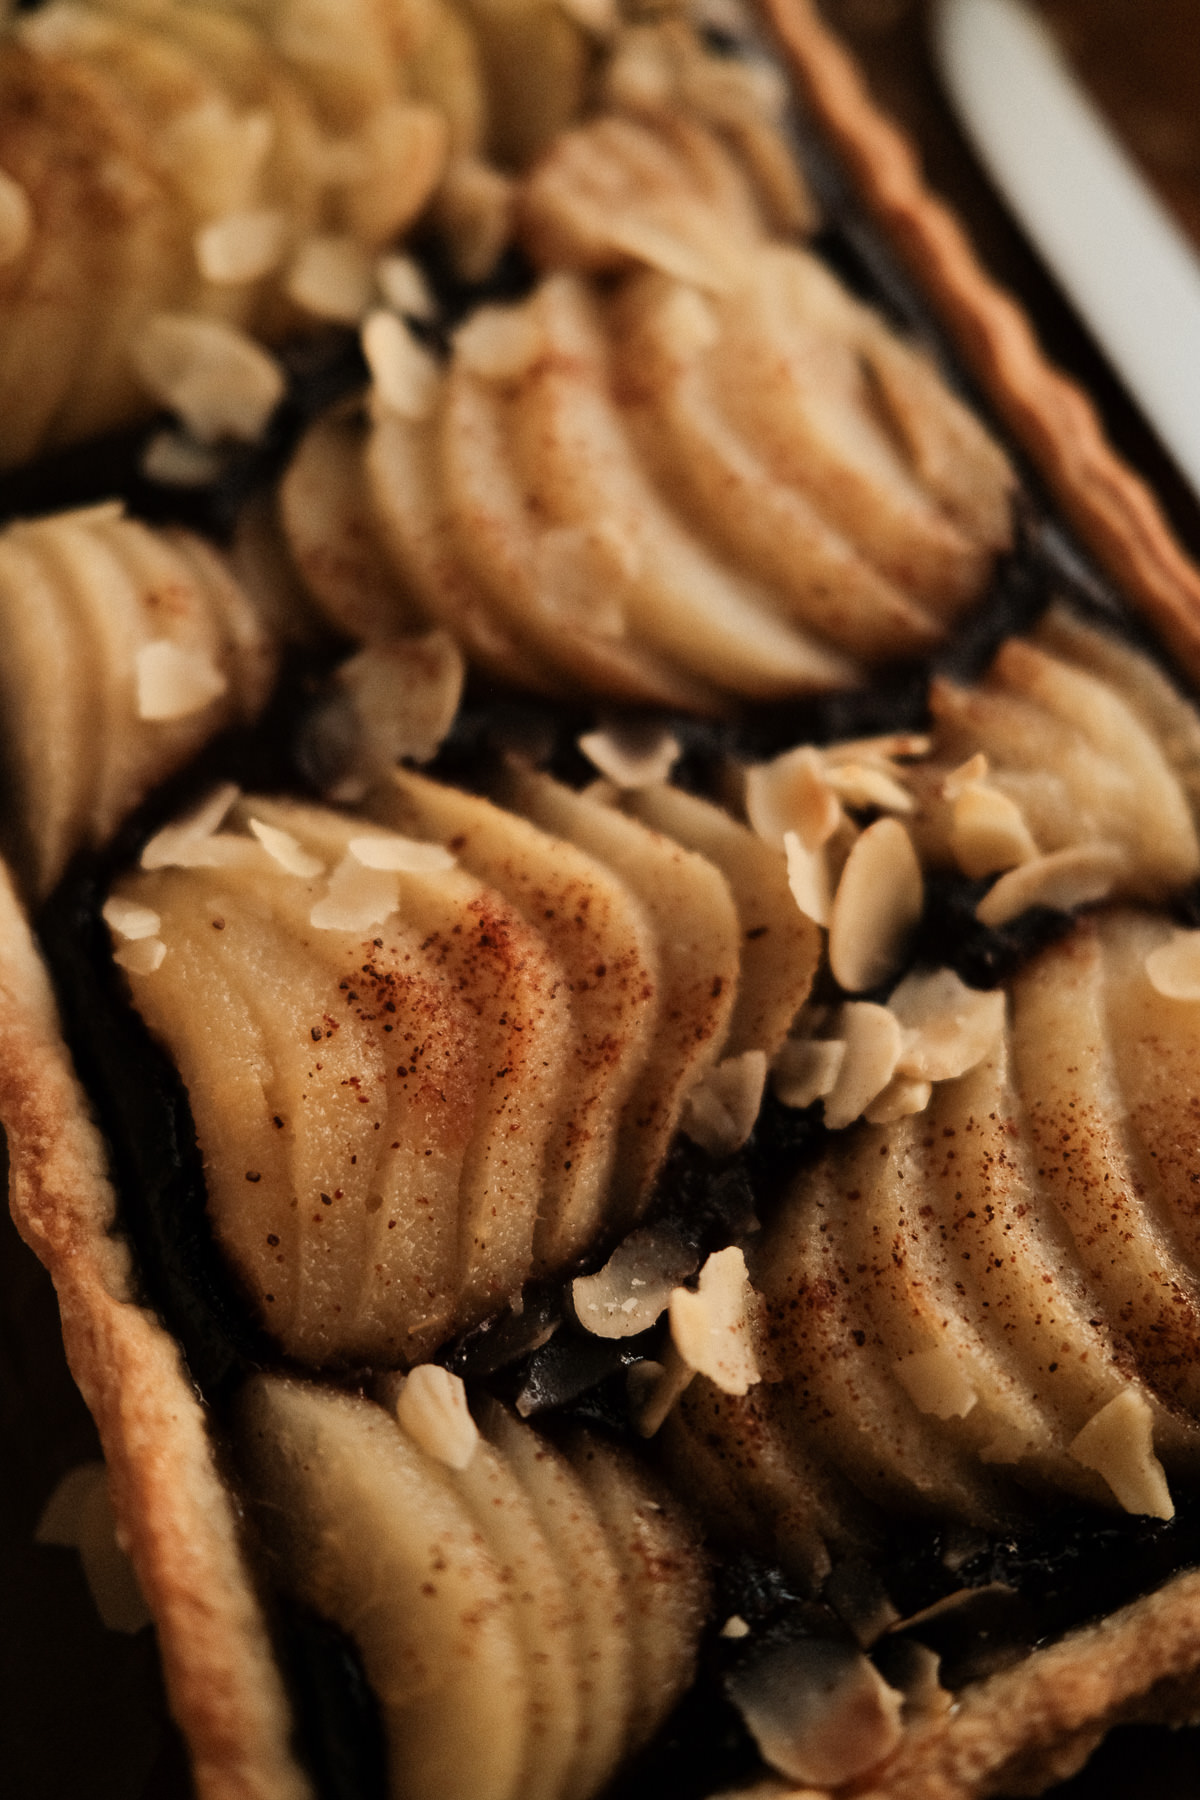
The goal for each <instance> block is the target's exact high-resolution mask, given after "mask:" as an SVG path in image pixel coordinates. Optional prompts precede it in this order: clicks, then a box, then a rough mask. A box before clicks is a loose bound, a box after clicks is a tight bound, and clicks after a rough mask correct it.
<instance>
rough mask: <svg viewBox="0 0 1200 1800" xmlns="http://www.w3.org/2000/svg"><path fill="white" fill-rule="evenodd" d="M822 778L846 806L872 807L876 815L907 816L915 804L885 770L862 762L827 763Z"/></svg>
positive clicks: (909, 795)
mask: <svg viewBox="0 0 1200 1800" xmlns="http://www.w3.org/2000/svg"><path fill="white" fill-rule="evenodd" d="M825 779H826V780H827V781H828V783H829V785H830V787H831V788H832V789H833V791H834V793H835V794H836V795H837V796H838V798H839V800H842V801H843V802H844V803H845V804H846V805H847V806H876V807H878V808H879V810H880V812H899V813H910V812H912V811H914V810H915V807H916V801H915V800H914V799H913V797H912V795H911V794H910V793H909V791H908V789H907V788H904V787H901V785H900V783H899V782H898V781H897V780H896V778H895V776H893V775H891V774H889V773H888V772H887V771H886V770H885V769H880V768H877V767H872V765H871V764H870V763H865V762H843V763H830V762H829V761H828V760H826V764H825Z"/></svg>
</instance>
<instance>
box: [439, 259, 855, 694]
mask: <svg viewBox="0 0 1200 1800" xmlns="http://www.w3.org/2000/svg"><path fill="white" fill-rule="evenodd" d="M527 305H528V306H529V307H530V309H531V317H532V318H533V319H534V320H535V321H536V325H537V328H538V330H539V331H540V333H541V337H542V342H543V345H544V349H543V353H542V354H541V355H540V356H539V357H537V358H536V359H535V360H534V361H533V362H532V363H531V365H530V366H529V367H528V368H527V369H526V370H525V371H524V373H523V375H522V377H521V378H520V380H519V382H518V384H517V391H516V393H515V395H514V398H513V400H512V403H511V407H510V409H509V410H510V413H511V419H512V425H511V437H512V444H513V448H512V454H513V456H514V458H515V463H516V466H517V468H518V469H519V471H520V474H521V478H522V481H523V484H524V489H525V492H526V494H527V496H528V498H527V501H526V504H527V506H528V507H529V508H530V509H531V511H532V513H533V515H534V517H536V518H537V519H538V521H539V522H542V521H544V525H543V532H542V535H543V540H545V535H546V531H547V529H548V528H551V529H552V528H555V527H557V528H558V529H559V531H560V532H561V531H571V530H575V531H587V530H591V531H593V532H595V531H597V530H599V529H600V528H601V527H602V528H603V534H604V539H605V542H611V543H612V544H614V545H619V548H620V557H619V563H620V568H621V570H622V571H623V581H622V582H621V589H620V596H619V604H620V609H621V612H622V614H623V616H624V620H625V627H626V630H627V631H628V633H629V634H630V635H631V639H632V641H633V642H635V643H641V644H644V645H645V646H646V647H647V649H649V650H651V651H653V652H655V653H656V654H657V655H659V656H661V657H666V658H669V659H671V660H672V661H673V662H674V663H675V664H676V666H678V667H679V668H680V669H681V670H683V671H685V672H686V673H687V674H689V675H691V676H692V677H693V678H694V679H696V680H699V681H705V682H708V683H710V684H712V685H713V686H715V687H719V688H726V689H732V690H733V691H734V692H736V693H739V694H743V695H745V696H747V697H749V698H756V699H770V698H778V697H782V696H783V695H785V694H789V693H797V692H804V691H806V690H810V689H813V688H827V687H837V686H842V685H845V684H847V683H848V682H850V681H852V680H853V677H854V666H853V664H852V663H851V662H849V661H848V660H847V659H846V658H844V657H842V656H840V655H839V654H838V653H837V652H835V651H834V650H832V649H831V648H828V647H826V646H823V645H821V644H818V643H817V642H816V640H815V639H811V638H809V637H808V636H807V635H806V634H804V633H803V632H801V631H798V630H796V629H794V628H792V627H791V626H789V625H788V624H786V623H785V622H784V621H783V620H781V619H780V618H779V617H778V616H777V612H778V608H777V604H776V601H775V599H774V597H773V596H772V594H771V593H770V592H769V591H767V590H765V589H762V588H760V587H758V586H757V585H756V584H754V583H753V582H751V581H749V580H748V579H747V578H746V577H744V576H743V575H742V574H740V573H739V572H738V571H736V570H734V569H732V568H729V567H727V566H726V565H724V564H721V563H719V562H717V561H716V559H715V558H714V557H712V556H711V555H710V554H709V552H708V551H707V550H706V549H705V548H704V546H703V545H702V544H701V543H700V542H699V541H698V540H696V539H695V538H694V537H693V536H691V535H689V533H688V532H687V531H686V530H685V529H684V527H683V526H682V524H681V523H680V522H679V521H678V520H677V519H676V518H675V516H674V515H673V513H672V512H671V511H670V509H669V508H668V506H667V505H666V504H665V503H664V501H663V499H662V498H661V496H660V495H659V494H658V493H657V492H656V490H655V489H654V487H653V486H652V484H651V482H650V480H649V478H648V475H647V473H646V471H645V470H644V469H643V468H642V467H641V465H640V464H639V463H638V461H637V459H636V457H635V454H634V451H633V446H632V444H631V443H630V440H629V438H628V435H627V434H626V432H625V431H624V429H623V427H622V422H621V418H620V413H619V409H618V407H617V405H616V403H615V399H614V395H613V392H612V390H611V387H610V383H609V376H608V371H607V367H606V349H605V343H604V335H603V330H602V320H601V318H600V316H599V314H598V311H597V307H596V303H595V302H594V300H593V299H592V298H591V297H590V296H589V294H588V291H587V289H586V288H585V287H584V285H583V284H582V282H580V281H579V280H577V279H576V278H574V277H571V276H568V275H558V276H555V277H554V278H553V279H552V280H549V281H546V282H543V284H542V286H541V288H540V289H539V290H538V292H537V294H536V295H535V297H534V299H533V300H532V301H531V302H528V303H527ZM456 377H461V371H452V374H451V382H452V383H454V382H455V380H456ZM476 385H477V387H478V386H479V385H480V384H478V383H477V384H476ZM483 404H484V402H483V399H482V397H480V396H477V398H476V411H477V412H478V411H479V409H481V408H482V406H483ZM491 404H492V405H493V407H498V402H496V401H495V399H494V397H492V398H491ZM503 418H504V414H503V412H500V414H499V418H498V420H497V424H496V426H495V427H494V429H495V430H497V431H500V430H502V424H501V421H502V420H503ZM477 429H478V427H477ZM527 529H528V528H527ZM551 541H554V540H551Z"/></svg>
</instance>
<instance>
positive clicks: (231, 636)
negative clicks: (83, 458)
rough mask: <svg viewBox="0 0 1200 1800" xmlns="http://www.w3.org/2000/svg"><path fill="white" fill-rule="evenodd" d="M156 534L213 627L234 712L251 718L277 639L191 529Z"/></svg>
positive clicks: (271, 676)
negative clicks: (192, 586)
mask: <svg viewBox="0 0 1200 1800" xmlns="http://www.w3.org/2000/svg"><path fill="white" fill-rule="evenodd" d="M102 529H105V530H107V529H108V527H103V528H102ZM158 536H159V540H160V541H161V542H162V543H163V544H165V545H166V546H167V547H168V549H169V551H170V553H171V554H172V555H173V556H175V557H177V558H178V560H179V562H180V563H181V564H182V565H183V569H184V570H185V571H186V573H187V575H189V576H190V577H191V579H192V581H193V582H194V584H195V588H196V591H197V593H198V594H199V595H200V597H201V601H202V605H203V610H205V611H207V612H209V613H211V615H212V617H213V619H214V620H215V621H216V623H217V625H218V627H219V630H220V635H221V641H222V647H223V658H222V666H223V668H224V670H225V672H226V674H227V675H228V678H229V689H230V700H231V702H232V706H233V708H234V711H235V713H236V714H237V715H240V716H241V718H243V719H245V720H250V719H254V718H256V717H257V716H258V714H259V713H260V712H261V711H262V708H263V707H264V706H265V705H266V702H267V697H268V695H269V694H270V691H271V686H272V684H273V682H274V680H275V673H276V669H277V666H278V662H279V647H278V643H277V641H276V639H275V637H274V635H273V634H272V633H271V632H270V631H269V630H268V628H267V623H266V621H265V619H264V618H263V617H262V616H260V613H259V611H258V596H257V594H255V595H254V599H253V602H252V600H251V598H250V593H251V591H252V590H250V589H249V588H248V587H247V588H246V589H243V588H242V586H241V585H240V583H239V581H238V580H237V578H236V577H235V575H234V572H233V569H232V568H231V567H230V564H229V563H228V562H226V561H225V559H224V558H223V557H222V556H220V555H219V554H218V553H217V551H216V550H215V549H214V548H213V546H212V545H211V544H209V543H206V542H205V540H204V539H203V538H200V537H197V536H196V535H195V534H194V533H193V532H190V531H183V530H179V529H172V528H167V529H166V530H164V531H162V532H161V533H159V534H158ZM146 600H147V604H148V605H149V606H150V607H151V610H153V605H154V601H153V600H152V599H151V598H150V597H149V596H147V597H146Z"/></svg>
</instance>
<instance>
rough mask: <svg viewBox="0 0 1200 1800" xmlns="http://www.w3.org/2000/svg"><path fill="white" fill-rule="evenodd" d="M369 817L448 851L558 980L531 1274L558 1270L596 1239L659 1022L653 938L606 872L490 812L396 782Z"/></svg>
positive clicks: (400, 777)
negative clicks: (559, 1089)
mask: <svg viewBox="0 0 1200 1800" xmlns="http://www.w3.org/2000/svg"><path fill="white" fill-rule="evenodd" d="M367 809H368V811H370V813H371V814H372V816H373V817H375V818H378V819H380V820H382V821H384V822H385V823H386V824H388V825H390V826H391V827H392V829H393V830H396V831H400V832H403V833H406V834H407V835H409V836H415V837H424V838H430V839H433V840H435V841H437V842H440V843H444V844H453V845H454V847H455V852H456V854H457V856H458V858H459V861H460V862H461V863H462V864H463V866H464V867H465V868H469V869H470V870H471V872H472V874H474V875H476V876H478V877H479V879H480V880H481V881H485V882H487V884H488V886H489V887H493V888H496V889H497V890H498V891H499V892H500V893H502V894H503V895H504V897H505V899H506V900H507V901H508V902H509V903H510V905H512V906H515V907H516V908H517V909H518V911H519V912H520V913H521V915H522V917H523V918H524V919H525V921H526V923H527V924H528V925H530V926H531V927H532V928H533V929H535V930H537V931H538V932H540V934H541V936H542V937H543V938H544V939H545V941H546V943H547V944H548V945H549V946H550V949H551V951H552V952H553V953H554V955H555V956H556V957H557V958H558V961H559V962H560V963H561V965H562V967H563V969H564V970H565V971H566V974H567V978H568V981H569V983H570V994H571V1019H572V1054H571V1059H570V1066H569V1070H568V1072H567V1075H566V1077H565V1085H566V1092H565V1094H564V1099H563V1103H562V1116H561V1118H560V1120H559V1123H558V1125H557V1127H556V1129H555V1132H554V1134H553V1136H552V1137H551V1139H550V1143H549V1146H548V1150H547V1156H546V1167H545V1171H544V1175H543V1195H542V1203H541V1207H540V1209H539V1213H538V1224H537V1232H536V1235H535V1237H534V1255H535V1263H534V1272H535V1273H545V1272H547V1271H549V1270H552V1269H558V1268H562V1267H564V1266H565V1265H566V1264H567V1263H569V1262H571V1261H572V1260H573V1259H574V1258H575V1257H577V1256H579V1255H580V1254H581V1253H582V1252H583V1251H584V1250H585V1249H588V1248H590V1247H591V1246H592V1245H594V1244H595V1243H596V1241H597V1239H598V1237H600V1236H601V1235H602V1234H603V1232H604V1228H605V1215H606V1212H607V1207H608V1189H609V1183H610V1180H611V1178H612V1173H613V1167H614V1162H615V1158H616V1151H617V1137H618V1130H619V1126H620V1121H621V1115H622V1111H623V1109H624V1107H625V1106H626V1104H627V1102H628V1101H629V1098H630V1093H631V1090H632V1087H633V1084H634V1082H635V1080H636V1079H637V1077H638V1075H639V1074H640V1072H641V1070H642V1067H643V1065H644V1062H645V1058H646V1055H647V1052H648V1049H649V1045H650V1040H651V1038H652V1036H653V1032H654V1029H655V1021H656V1017H657V1001H656V989H657V985H658V976H657V968H658V952H657V949H656V946H655V942H654V938H653V936H652V933H651V930H650V927H649V925H648V923H647V921H646V919H645V917H644V915H643V913H642V912H641V910H640V908H639V907H638V906H637V904H636V903H635V902H634V900H633V898H632V896H631V895H630V893H629V891H628V889H627V888H626V887H625V886H624V885H623V883H621V882H620V881H618V880H616V879H615V878H614V877H613V876H612V875H611V874H610V872H609V871H608V869H607V868H606V867H605V865H604V864H603V863H601V862H598V861H597V860H596V858H595V857H592V856H589V855H587V854H586V853H585V852H584V851H582V850H580V849H578V848H577V847H576V846H575V845H574V844H572V843H570V842H569V841H567V840H565V839H563V838H561V837H550V836H547V834H546V833H545V832H543V831H539V830H538V829H537V828H536V827H535V826H533V825H531V824H530V823H529V822H528V821H527V820H525V819H522V818H519V817H518V816H517V815H516V814H515V813H511V812H506V811H503V810H502V809H501V808H499V807H496V806H493V805H492V804H491V802H490V801H487V800H482V799H479V798H478V797H476V796H475V795H472V794H464V793H460V792H458V791H457V790H456V789H453V788H447V787H445V786H443V785H441V784H440V783H437V782H433V781H430V780H428V779H427V778H426V777H424V776H421V775H416V774H413V773H412V772H410V771H408V770H397V772H396V773H395V774H394V775H393V776H392V778H391V781H390V783H389V784H388V786H387V787H385V788H383V789H381V790H379V791H378V792H377V793H376V794H374V795H373V796H372V797H371V798H370V799H369V800H368V802H367Z"/></svg>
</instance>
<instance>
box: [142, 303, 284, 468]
mask: <svg viewBox="0 0 1200 1800" xmlns="http://www.w3.org/2000/svg"><path fill="white" fill-rule="evenodd" d="M131 354H132V357H133V363H134V367H135V369H136V370H137V373H138V376H139V377H140V379H141V381H142V383H143V384H144V386H145V387H146V389H147V391H148V392H149V393H150V394H152V395H153V396H154V398H155V399H156V400H160V401H161V402H162V404H163V405H164V406H168V407H170V408H171V410H172V411H173V412H176V413H178V414H179V416H180V418H181V419H182V420H183V421H184V423H185V425H186V426H187V428H188V430H189V431H190V432H191V433H192V435H193V436H194V437H197V438H199V439H200V441H201V442H202V443H213V442H215V441H216V440H217V439H218V438H222V437H232V438H238V439H241V440H243V441H244V442H246V443H254V442H255V441H256V440H257V439H258V438H259V437H261V436H262V433H263V431H264V429H265V427H266V424H267V421H268V419H269V418H270V417H271V414H272V413H273V412H274V410H275V408H276V407H277V406H278V404H279V402H280V401H281V400H282V399H283V396H284V393H285V392H286V389H287V382H286V380H285V378H284V373H283V370H282V368H281V367H280V365H279V363H278V362H276V360H275V358H274V357H273V356H271V355H270V354H269V353H268V352H267V351H266V350H264V349H263V347H262V345H261V344H256V343H255V342H254V340H253V339H252V338H249V337H247V336H246V333H245V332H244V331H239V330H238V329H237V327H236V326H233V325H227V324H225V323H224V321H223V320H221V319H208V318H204V317H203V316H202V315H201V314H199V313H155V314H154V315H153V317H152V318H150V319H148V320H147V321H146V323H145V325H144V326H143V327H142V329H141V331H140V332H139V333H138V335H137V337H136V338H135V339H134V342H133V346H132V351H131Z"/></svg>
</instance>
